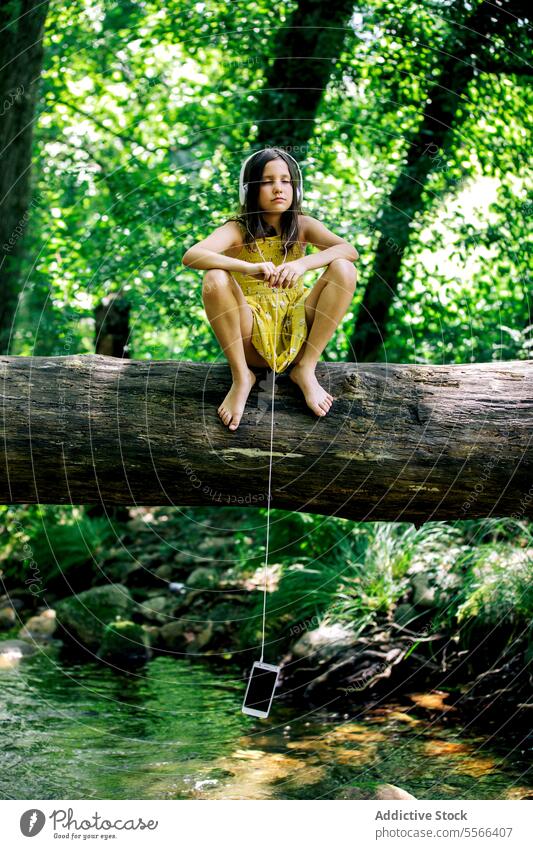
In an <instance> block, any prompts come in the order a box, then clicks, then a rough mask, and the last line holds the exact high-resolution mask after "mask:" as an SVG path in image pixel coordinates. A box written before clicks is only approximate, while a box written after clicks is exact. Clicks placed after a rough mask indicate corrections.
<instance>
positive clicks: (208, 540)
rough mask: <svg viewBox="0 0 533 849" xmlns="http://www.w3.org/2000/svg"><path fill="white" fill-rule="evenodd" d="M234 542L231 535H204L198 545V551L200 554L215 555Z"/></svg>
mask: <svg viewBox="0 0 533 849" xmlns="http://www.w3.org/2000/svg"><path fill="white" fill-rule="evenodd" d="M233 544H234V542H233V538H232V537H205V538H204V539H203V540H202V541H201V542H200V544H199V545H198V551H201V552H202V554H211V555H213V554H214V555H216V554H220V553H221V552H223V551H225V550H226V549H227V548H230V547H231V546H232V545H233Z"/></svg>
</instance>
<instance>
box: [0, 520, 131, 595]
mask: <svg viewBox="0 0 533 849" xmlns="http://www.w3.org/2000/svg"><path fill="white" fill-rule="evenodd" d="M0 517H1V519H0V521H1V523H2V525H3V529H4V531H5V534H4V535H3V545H2V548H1V553H0V562H1V563H2V575H3V578H4V581H5V582H6V584H8V585H9V586H22V585H23V584H24V583H25V582H28V581H30V580H34V581H37V582H38V583H39V584H40V585H41V586H42V587H43V588H44V587H46V588H48V589H49V588H53V587H54V586H55V587H57V586H60V585H62V586H63V588H64V591H65V592H68V584H65V583H64V582H63V581H62V579H63V578H64V579H65V580H66V582H70V581H71V580H72V576H73V575H74V577H75V583H76V588H77V589H79V588H80V584H81V585H83V584H85V585H86V586H88V585H90V583H91V579H92V576H93V575H94V574H95V573H96V572H97V570H98V564H99V560H100V559H101V557H102V556H103V555H104V554H105V552H106V549H107V548H109V547H110V545H111V544H112V542H113V541H114V539H115V538H116V536H117V535H118V532H119V531H118V526H116V525H115V524H114V523H113V522H112V521H111V520H110V519H109V518H107V517H96V518H91V517H90V516H88V515H87V512H86V510H85V509H84V508H80V507H68V506H67V507H61V506H55V505H38V506H37V505H36V506H31V507H17V508H13V507H5V506H1V507H0ZM80 578H81V581H80Z"/></svg>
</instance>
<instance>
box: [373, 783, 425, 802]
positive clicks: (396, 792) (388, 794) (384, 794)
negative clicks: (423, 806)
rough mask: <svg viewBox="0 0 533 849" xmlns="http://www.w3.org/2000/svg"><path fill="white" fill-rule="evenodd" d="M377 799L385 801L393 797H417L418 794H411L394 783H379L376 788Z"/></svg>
mask: <svg viewBox="0 0 533 849" xmlns="http://www.w3.org/2000/svg"><path fill="white" fill-rule="evenodd" d="M376 799H379V800H380V801H382V802H385V801H387V800H391V799H416V796H411V794H410V793H408V792H407V790H402V788H401V787H395V785H394V784H378V786H377V788H376Z"/></svg>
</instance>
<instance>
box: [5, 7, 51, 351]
mask: <svg viewBox="0 0 533 849" xmlns="http://www.w3.org/2000/svg"><path fill="white" fill-rule="evenodd" d="M48 5H49V4H48V0H18V2H17V0H11V2H3V3H1V4H0V56H1V57H2V61H1V62H0V112H1V116H2V120H1V122H0V127H1V129H0V207H1V210H2V214H1V215H0V275H1V278H0V279H1V283H2V298H1V299H0V353H7V351H8V350H9V340H10V336H11V332H12V326H13V319H14V316H15V312H16V307H17V302H18V293H19V268H20V257H21V256H22V245H23V236H24V233H25V230H26V227H27V224H28V220H29V218H30V202H31V201H30V197H31V189H30V174H31V161H32V156H31V153H32V138H33V123H34V120H35V109H36V102H37V92H38V86H39V80H40V77H41V70H42V64H43V31H44V22H45V19H46V14H47V12H48Z"/></svg>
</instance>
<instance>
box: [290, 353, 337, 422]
mask: <svg viewBox="0 0 533 849" xmlns="http://www.w3.org/2000/svg"><path fill="white" fill-rule="evenodd" d="M289 377H290V379H291V380H293V381H294V383H296V385H297V386H299V387H300V389H301V390H302V392H303V394H304V398H305V401H306V404H307V406H308V407H310V408H311V410H312V411H313V413H316V415H317V416H325V415H326V413H328V412H329V408H330V407H331V405H332V403H333V396H332V395H330V394H329V392H326V390H325V389H324V387H323V386H321V385H320V383H319V382H318V380H317V379H316V375H315V368H314V366H306V365H305V364H304V363H297V364H296V365H295V366H294V367H293V368H292V370H291V372H290V374H289Z"/></svg>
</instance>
